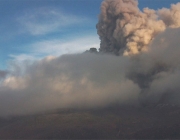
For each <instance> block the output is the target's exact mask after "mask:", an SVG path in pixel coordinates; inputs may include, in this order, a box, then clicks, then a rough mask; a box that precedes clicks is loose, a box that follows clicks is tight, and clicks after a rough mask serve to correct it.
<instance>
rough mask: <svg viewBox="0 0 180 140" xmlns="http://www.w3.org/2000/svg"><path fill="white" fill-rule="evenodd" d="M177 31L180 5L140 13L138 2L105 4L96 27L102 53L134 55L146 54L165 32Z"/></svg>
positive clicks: (113, 0) (111, 0) (126, 0)
mask: <svg viewBox="0 0 180 140" xmlns="http://www.w3.org/2000/svg"><path fill="white" fill-rule="evenodd" d="M179 27H180V3H177V4H176V5H175V4H172V5H171V8H170V9H167V8H162V9H159V10H157V11H155V10H153V9H149V8H144V9H143V11H140V9H139V8H138V1H137V0H104V1H103V2H102V4H101V13H100V15H99V22H98V24H97V26H96V28H97V31H98V34H99V37H100V40H101V46H100V51H101V52H108V53H109V52H110V53H114V54H116V55H121V54H123V55H134V54H138V53H140V52H144V51H148V49H149V48H148V45H149V44H150V43H151V42H152V40H153V39H154V38H155V37H156V35H158V34H159V33H161V32H163V31H165V30H166V29H167V28H179Z"/></svg>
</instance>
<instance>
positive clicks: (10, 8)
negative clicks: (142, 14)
mask: <svg viewBox="0 0 180 140" xmlns="http://www.w3.org/2000/svg"><path fill="white" fill-rule="evenodd" d="M101 2H102V0H0V13H1V14H0V16H1V18H0V69H6V68H7V67H8V63H9V62H10V61H12V60H13V61H17V62H21V61H23V60H26V59H29V60H35V59H40V58H43V57H45V56H49V55H53V56H59V55H62V54H66V53H77V52H83V51H85V50H87V49H89V48H90V47H96V48H99V39H98V35H97V33H96V28H95V26H96V23H97V21H98V14H99V12H100V4H101ZM177 2H179V0H156V1H153V0H139V7H140V9H142V8H143V7H149V8H153V9H158V8H162V7H169V6H170V4H171V3H177Z"/></svg>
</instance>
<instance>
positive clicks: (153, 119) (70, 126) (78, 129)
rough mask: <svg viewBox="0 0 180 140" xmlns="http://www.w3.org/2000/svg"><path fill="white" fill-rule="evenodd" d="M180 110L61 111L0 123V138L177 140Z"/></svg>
mask: <svg viewBox="0 0 180 140" xmlns="http://www.w3.org/2000/svg"><path fill="white" fill-rule="evenodd" d="M179 117H180V108H179V107H177V106H169V105H165V104H164V105H158V106H156V107H145V108H136V107H128V106H124V107H122V106H121V107H118V106H116V107H109V108H104V109H98V110H73V109H71V110H69V109H68V110H60V111H59V112H57V111H56V112H53V113H46V114H41V115H33V116H24V117H15V118H9V119H7V118H6V119H5V120H2V119H1V120H2V121H0V138H1V139H12V138H13V139H15V138H18V139H27V138H28V139H39V138H43V139H124V138H133V139H140V138H143V139H173V138H176V139H178V138H180V125H179V124H180V121H179Z"/></svg>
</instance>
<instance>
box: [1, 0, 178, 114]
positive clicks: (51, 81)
mask: <svg viewBox="0 0 180 140" xmlns="http://www.w3.org/2000/svg"><path fill="white" fill-rule="evenodd" d="M117 7H118V8H117ZM116 8H117V9H116ZM175 8H177V9H176V12H175V13H178V10H180V8H179V4H176V5H172V6H171V9H165V8H163V9H160V10H158V11H154V10H150V9H148V8H146V9H145V10H144V13H143V12H140V11H139V9H138V8H137V1H133V0H131V1H130V0H126V1H125V0H124V1H122V0H105V1H104V2H103V3H102V6H101V15H100V20H99V23H98V25H97V27H98V33H99V35H100V39H101V46H100V52H108V53H97V52H96V53H90V52H87V53H82V54H71V55H63V56H60V57H46V58H44V59H42V60H40V61H36V62H34V63H29V64H27V63H26V64H24V65H21V66H20V67H19V65H18V64H13V65H12V68H11V71H9V72H8V74H6V72H5V73H4V72H0V75H1V83H0V116H9V115H23V114H32V113H38V112H43V111H48V110H53V109H59V108H102V107H107V106H109V105H133V106H142V105H143V106H144V105H156V104H159V103H166V104H167V103H168V104H175V105H179V100H180V94H179V91H180V85H179V83H180V55H179V54H180V46H179V44H180V40H179V36H180V28H178V27H179V25H178V22H177V21H175V20H177V19H176V18H173V16H175V17H176V14H174V15H173V16H172V14H170V13H172V11H173V9H175ZM107 9H108V11H107ZM145 11H146V12H145ZM163 11H164V12H163ZM119 12H120V13H121V14H120V15H121V16H120V17H121V18H120V19H116V18H115V17H111V16H112V15H111V14H115V13H116V15H118V13H119ZM124 13H127V14H124ZM148 13H149V14H148ZM166 13H168V14H167V15H166ZM128 14H129V15H128ZM134 14H136V16H135V17H134ZM140 15H141V16H140ZM148 15H149V16H148ZM101 16H102V17H101ZM126 16H127V17H128V16H130V17H129V18H130V19H129V20H126V19H124V18H127V17H126ZM157 16H158V18H157ZM110 17H111V18H110ZM144 17H146V18H145V19H143V18H144ZM134 18H135V19H134ZM127 19H128V18H127ZM140 19H141V20H142V22H143V25H142V27H143V28H142V29H139V28H138V29H137V28H136V27H137V24H138V23H137V22H133V21H134V20H135V21H139V20H140ZM121 20H122V21H121ZM131 20H133V21H131ZM127 21H128V22H127ZM121 22H122V23H123V24H122V25H123V28H122V27H121V26H118V29H117V30H114V29H115V27H116V23H121ZM126 22H127V23H126ZM105 23H106V24H105ZM124 23H125V25H124ZM147 23H148V26H146V24H147ZM150 23H151V24H152V25H157V26H156V27H155V26H152V28H150V27H151V26H150ZM161 24H162V25H163V26H161V29H160V27H159V26H160V25H161ZM138 25H139V24H138ZM126 26H127V27H130V26H132V29H133V30H132V32H131V30H129V31H130V32H131V35H130V36H129V35H128V37H127V36H125V32H124V31H125V30H126V31H127V30H128V29H129V28H127V27H126ZM102 27H103V29H102ZM145 27H147V28H145ZM105 28H106V29H105ZM126 28H127V29H126ZM134 28H136V29H135V30H134ZM119 29H120V30H119ZM145 30H146V31H147V32H146V31H145ZM150 30H152V31H153V32H151V33H150ZM114 31H115V33H114ZM140 31H142V34H143V37H142V38H141V39H142V40H146V39H147V38H148V39H147V40H148V41H147V42H146V43H144V42H143V41H142V42H141V41H140V42H141V43H140V42H139V40H132V41H137V42H136V43H137V44H141V45H140V46H139V47H140V48H141V49H140V50H141V51H138V52H137V53H134V51H132V49H131V47H129V46H128V45H127V44H128V43H129V42H128V40H131V39H132V38H135V37H139V34H138V33H140ZM144 31H145V32H144ZM116 33H117V34H116ZM149 33H150V34H149ZM152 34H153V35H152ZM114 35H118V36H114ZM145 36H148V37H147V38H144V37H145ZM115 37H116V38H115ZM139 38H140V37H139ZM150 38H151V39H150ZM108 41H109V42H110V43H111V45H109V44H108V43H109V42H108ZM113 43H114V44H113ZM131 43H132V42H130V44H131ZM114 45H117V46H116V47H119V50H118V48H116V47H114ZM118 45H119V46H118ZM115 48H116V49H117V50H113V49H115ZM136 49H137V46H135V50H136ZM122 50H123V51H122ZM143 50H146V51H143ZM112 51H113V52H114V53H115V54H116V53H118V55H119V56H115V55H112V54H111V53H112ZM121 51H122V54H124V55H120V52H121ZM109 53H110V54H109ZM13 68H14V69H13Z"/></svg>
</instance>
